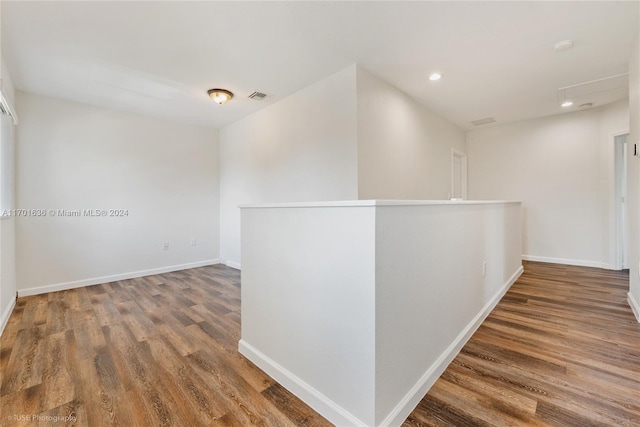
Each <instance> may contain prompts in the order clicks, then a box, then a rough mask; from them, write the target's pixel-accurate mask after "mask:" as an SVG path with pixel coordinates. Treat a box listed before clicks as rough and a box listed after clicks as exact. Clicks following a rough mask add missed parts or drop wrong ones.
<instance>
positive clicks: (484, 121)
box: [471, 117, 496, 126]
mask: <svg viewBox="0 0 640 427" xmlns="http://www.w3.org/2000/svg"><path fill="white" fill-rule="evenodd" d="M495 122H496V119H494V118H493V117H485V118H484V119H478V120H474V121H472V122H471V123H473V125H474V126H482V125H488V124H489V123H495Z"/></svg>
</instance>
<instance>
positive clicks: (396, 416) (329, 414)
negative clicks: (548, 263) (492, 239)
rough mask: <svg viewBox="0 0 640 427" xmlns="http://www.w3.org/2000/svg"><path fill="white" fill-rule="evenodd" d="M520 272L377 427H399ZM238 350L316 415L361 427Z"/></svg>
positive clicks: (277, 369)
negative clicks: (315, 412)
mask: <svg viewBox="0 0 640 427" xmlns="http://www.w3.org/2000/svg"><path fill="white" fill-rule="evenodd" d="M523 271H524V269H523V267H522V266H520V267H519V268H518V269H517V270H516V272H515V273H513V275H512V276H511V277H510V278H509V279H508V280H507V282H506V283H504V284H503V285H502V287H501V288H500V290H499V291H498V292H497V293H496V294H495V295H494V296H493V298H491V300H490V301H489V302H487V303H486V304H485V306H484V307H483V308H482V310H481V311H480V312H479V313H478V314H477V315H476V316H475V317H474V318H473V319H472V320H471V322H469V324H468V325H467V326H466V328H464V330H463V331H462V332H461V333H460V334H459V335H458V337H457V338H456V339H455V341H454V342H452V343H451V345H450V346H449V347H448V348H447V349H446V350H445V351H444V353H442V354H441V355H440V357H439V358H438V360H436V362H435V363H434V364H433V365H431V367H429V369H428V370H427V371H426V372H425V373H424V375H422V377H421V378H420V379H419V380H418V382H416V384H415V385H414V386H413V387H412V388H411V390H410V391H409V392H408V393H407V394H406V395H405V397H404V398H403V399H402V400H401V401H400V402H399V403H398V404H397V405H396V407H395V408H394V409H393V410H392V411H391V412H390V413H389V415H388V416H387V417H386V418H385V419H384V420H383V421H382V423H380V426H385V427H386V426H400V425H401V424H402V423H403V422H404V420H405V419H406V418H407V417H408V416H409V414H411V412H412V411H413V410H414V409H415V407H416V406H417V405H418V403H420V401H421V400H422V398H423V397H424V395H425V394H427V392H428V391H429V389H430V388H431V386H432V385H433V384H434V383H435V382H436V380H437V379H438V378H439V377H440V375H442V373H443V372H444V370H445V369H446V368H447V366H449V364H450V363H451V361H453V359H455V357H456V356H457V355H458V353H459V352H460V350H461V349H462V347H464V345H465V344H466V343H467V341H468V340H469V338H471V336H472V335H473V333H474V332H475V331H476V329H478V327H480V325H481V324H482V322H483V321H484V319H486V318H487V316H488V315H489V313H491V310H493V309H494V308H495V306H496V305H497V304H498V302H500V300H501V299H502V297H503V296H504V294H506V293H507V291H508V290H509V288H510V287H511V285H513V284H514V283H515V281H516V280H518V277H520V275H521V274H522V272H523ZM238 350H239V351H240V353H241V354H243V355H244V356H245V357H246V358H247V359H249V360H250V361H251V362H253V363H254V364H256V366H258V367H259V368H260V369H262V370H263V371H264V372H266V373H267V374H268V375H269V376H271V377H272V378H273V379H275V380H276V381H277V382H279V383H280V384H281V385H282V386H284V387H285V388H286V389H287V390H289V391H291V392H292V393H293V394H294V395H296V396H297V397H299V398H300V399H301V400H302V401H304V402H305V403H307V404H308V405H309V406H311V407H312V408H313V409H314V410H316V411H317V412H318V413H319V414H321V415H322V416H324V417H325V418H326V419H328V420H329V421H330V422H332V423H333V424H335V425H337V426H354V427H355V426H365V425H366V424H365V423H363V422H362V421H361V420H359V419H358V418H356V417H355V416H354V415H352V414H351V413H349V412H348V411H346V410H345V409H344V408H342V407H340V406H338V405H337V404H336V403H334V402H333V401H331V400H330V399H329V398H327V397H326V396H325V395H323V394H322V393H320V392H319V391H317V390H316V389H314V388H313V387H311V386H310V385H309V384H307V383H305V382H304V381H302V380H301V379H300V378H298V377H297V376H295V375H294V374H292V373H291V372H289V371H288V370H287V369H285V368H284V367H283V366H281V365H279V364H278V363H276V362H275V361H273V360H271V359H270V358H269V357H267V356H266V355H264V354H263V353H261V352H260V351H258V350H257V349H255V348H254V347H252V346H251V345H250V344H249V343H247V342H246V341H244V340H240V343H239V345H238Z"/></svg>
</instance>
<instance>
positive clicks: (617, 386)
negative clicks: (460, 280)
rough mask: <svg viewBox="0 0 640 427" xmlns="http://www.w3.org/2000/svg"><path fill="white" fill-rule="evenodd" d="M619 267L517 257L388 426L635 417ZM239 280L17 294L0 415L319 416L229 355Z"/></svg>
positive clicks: (290, 419)
mask: <svg viewBox="0 0 640 427" xmlns="http://www.w3.org/2000/svg"><path fill="white" fill-rule="evenodd" d="M627 281H628V275H627V274H625V273H621V272H612V271H606V270H599V269H592V268H580V267H569V266H559V265H551V264H540V263H530V262H529V263H525V273H524V274H523V276H522V277H521V278H520V279H519V280H518V282H517V283H515V284H514V285H513V287H512V288H511V290H510V291H509V292H508V293H507V295H506V296H505V297H504V298H503V299H502V301H501V302H500V304H499V305H498V307H496V309H495V310H494V311H493V312H492V313H491V315H490V316H489V317H488V318H487V320H486V321H485V322H484V323H483V324H482V326H481V327H480V328H479V329H478V331H477V332H476V333H475V334H474V336H473V337H472V338H471V340H470V341H469V342H468V343H467V345H466V346H465V347H464V348H463V350H462V351H461V352H460V354H459V355H458V356H457V357H456V359H455V360H454V361H453V362H452V363H451V365H450V366H449V367H448V369H447V370H446V371H445V373H444V374H443V375H442V377H441V378H440V379H439V380H438V381H437V382H436V384H435V385H434V386H433V388H432V389H431V390H430V392H429V393H428V394H427V396H425V398H424V399H423V400H422V401H421V402H420V404H419V405H418V407H417V408H416V410H415V411H414V412H413V413H412V414H411V416H410V417H409V418H408V419H407V421H406V422H405V424H404V425H405V426H407V427H408V426H490V425H491V426H494V425H495V426H510V425H553V426H581V427H582V426H595V425H598V426H601V425H611V426H623V425H629V426H638V425H640V325H639V324H638V323H637V322H636V320H635V318H634V317H633V314H632V313H631V310H630V308H629V307H628V305H627V302H626V292H627V288H628V287H627ZM239 283H240V275H239V272H238V271H237V270H233V269H231V268H227V267H223V266H212V267H203V268H197V269H193V270H187V271H182V272H175V273H168V274H162V275H158V276H151V277H146V278H140V279H132V280H124V281H119V282H112V283H107V284H102V285H97V286H91V287H86V288H78V289H74V290H69V291H63V292H55V293H50V294H46V295H38V296H32V297H25V298H21V299H19V300H18V303H17V306H16V309H15V310H14V313H13V314H12V316H11V318H10V319H9V323H8V325H7V327H6V329H5V332H4V334H3V335H2V337H1V338H0V384H1V386H0V408H1V412H0V425H2V426H10V425H28V426H35V425H42V426H62V425H64V426H70V425H77V426H107V425H119V426H136V425H139V426H162V425H175V426H209V425H211V426H226V425H228V426H248V425H258V426H326V425H330V424H329V423H328V422H327V421H326V420H324V419H323V418H322V417H320V416H319V415H318V414H316V413H315V412H314V411H313V410H311V409H310V408H309V407H308V406H306V405H305V404H304V403H302V402H301V401H300V400H299V399H297V398H296V397H295V396H293V395H291V394H290V393H289V392H287V391H286V390H285V389H284V388H282V387H281V386H280V385H279V384H277V383H275V382H274V381H273V380H272V379H270V378H269V377H268V376H266V375H265V374H263V373H262V372H261V371H260V370H259V369H257V368H256V367H255V366H253V365H252V364H251V363H250V362H248V361H247V360H246V359H244V357H242V356H241V355H239V354H238V352H237V342H238V339H239V338H240V315H239V314H240V284H239ZM34 415H35V416H36V417H35V420H34ZM27 418H30V419H27Z"/></svg>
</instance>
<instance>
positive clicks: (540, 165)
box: [467, 100, 628, 268]
mask: <svg viewBox="0 0 640 427" xmlns="http://www.w3.org/2000/svg"><path fill="white" fill-rule="evenodd" d="M625 129H628V108H627V101H626V100H624V101H620V102H617V103H614V104H612V105H610V106H607V107H604V108H599V109H593V110H587V111H579V112H574V113H568V114H562V115H558V116H553V117H547V118H542V119H536V120H529V121H524V122H518V123H513V124H507V125H504V126H496V127H492V128H487V129H484V130H475V131H472V132H469V133H468V134H467V153H468V157H469V197H470V198H471V199H478V200H482V199H489V200H493V199H513V200H521V201H522V207H523V255H524V256H525V257H528V258H529V259H534V260H540V261H549V262H561V263H569V264H578V265H589V266H595V267H605V268H608V267H609V266H610V263H611V257H612V254H611V253H610V238H611V231H610V221H611V218H610V215H612V213H611V212H610V209H609V206H610V199H611V197H612V194H613V190H614V185H613V149H614V147H613V138H612V133H614V132H617V131H622V130H625Z"/></svg>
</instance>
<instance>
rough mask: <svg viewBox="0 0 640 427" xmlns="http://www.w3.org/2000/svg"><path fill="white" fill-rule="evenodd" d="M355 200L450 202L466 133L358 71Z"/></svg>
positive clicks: (410, 99)
mask: <svg viewBox="0 0 640 427" xmlns="http://www.w3.org/2000/svg"><path fill="white" fill-rule="evenodd" d="M357 71H358V83H357V84H358V198H359V199H405V200H409V199H423V200H424V199H449V198H450V196H451V149H452V148H454V149H456V150H458V151H460V152H465V151H466V143H465V132H464V131H463V130H462V129H460V128H458V127H457V126H455V125H453V124H451V123H450V122H448V121H446V120H445V119H443V118H441V117H440V116H438V115H436V114H434V113H432V112H431V111H429V110H427V109H426V108H425V107H423V106H422V105H420V104H418V103H417V102H416V101H415V100H414V99H412V98H411V97H409V96H408V95H407V94H405V93H404V92H402V91H400V90H399V89H397V88H396V87H394V86H392V85H391V84H389V83H387V82H386V81H384V80H382V79H380V78H378V77H376V76H374V75H373V74H371V73H369V72H368V71H366V70H365V69H363V68H362V67H358V69H357Z"/></svg>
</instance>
